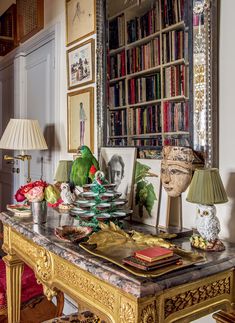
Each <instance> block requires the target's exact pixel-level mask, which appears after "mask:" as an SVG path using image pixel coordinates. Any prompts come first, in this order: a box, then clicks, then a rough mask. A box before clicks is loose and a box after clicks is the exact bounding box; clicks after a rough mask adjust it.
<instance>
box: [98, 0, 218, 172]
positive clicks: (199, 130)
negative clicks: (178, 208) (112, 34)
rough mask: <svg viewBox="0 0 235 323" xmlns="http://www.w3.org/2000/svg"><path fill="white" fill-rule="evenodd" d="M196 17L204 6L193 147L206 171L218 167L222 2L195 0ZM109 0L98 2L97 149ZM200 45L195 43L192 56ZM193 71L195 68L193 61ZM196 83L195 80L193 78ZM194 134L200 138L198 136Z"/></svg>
mask: <svg viewBox="0 0 235 323" xmlns="http://www.w3.org/2000/svg"><path fill="white" fill-rule="evenodd" d="M192 4H193V6H194V7H193V14H195V5H197V6H198V5H199V6H201V10H202V11H203V12H202V14H203V15H204V30H203V31H204V32H203V34H202V35H201V43H200V46H201V47H200V48H199V50H202V51H204V54H205V55H204V62H205V66H204V71H205V74H204V75H203V76H204V83H205V84H204V87H203V88H202V89H201V90H200V91H201V93H199V94H200V95H201V96H203V104H202V103H200V106H199V104H198V102H197V101H196V100H195V99H194V97H193V139H192V142H193V145H192V146H193V147H192V148H194V149H195V150H198V151H201V152H203V154H204V157H205V165H206V167H218V156H219V149H218V139H219V136H218V70H219V69H218V35H219V33H218V21H219V19H218V13H219V8H218V5H219V0H192ZM106 24H107V21H106V0H96V25H97V35H96V37H97V39H96V40H97V42H96V44H97V49H96V54H97V66H96V91H97V92H96V102H97V104H96V106H97V107H96V113H97V146H98V155H99V152H100V148H101V147H102V146H106V138H107V129H106V127H105V125H106V124H107V113H106V111H105V109H106V93H107V89H106V88H107V84H106V73H107V71H106V61H107V59H106V27H107V26H106ZM196 45H198V44H196V42H195V39H193V53H194V48H195V46H196ZM193 55H194V54H193ZM193 68H194V70H195V64H194V61H193ZM193 82H195V77H193ZM194 85H195V84H194ZM195 134H200V136H201V137H200V136H197V135H195Z"/></svg>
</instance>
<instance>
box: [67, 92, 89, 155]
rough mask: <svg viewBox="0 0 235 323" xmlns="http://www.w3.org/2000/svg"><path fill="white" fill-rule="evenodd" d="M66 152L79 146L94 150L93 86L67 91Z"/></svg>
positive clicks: (75, 150)
mask: <svg viewBox="0 0 235 323" xmlns="http://www.w3.org/2000/svg"><path fill="white" fill-rule="evenodd" d="M67 118H68V125H67V126H68V152H69V153H76V152H77V148H78V147H79V146H83V145H86V146H88V147H90V149H91V151H93V150H94V133H93V130H94V128H93V121H94V88H93V87H89V88H86V89H84V90H81V91H76V92H71V93H68V116H67Z"/></svg>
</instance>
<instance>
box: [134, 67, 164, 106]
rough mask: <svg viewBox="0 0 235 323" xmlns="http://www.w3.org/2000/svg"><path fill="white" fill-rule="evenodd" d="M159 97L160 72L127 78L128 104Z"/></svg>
mask: <svg viewBox="0 0 235 323" xmlns="http://www.w3.org/2000/svg"><path fill="white" fill-rule="evenodd" d="M158 99H161V76H160V72H157V73H156V74H154V75H148V76H145V77H139V78H132V79H129V80H128V102H129V104H135V103H141V102H147V101H152V100H158Z"/></svg>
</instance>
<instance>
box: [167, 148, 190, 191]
mask: <svg viewBox="0 0 235 323" xmlns="http://www.w3.org/2000/svg"><path fill="white" fill-rule="evenodd" d="M162 157H163V159H162V163H161V181H162V186H163V187H164V189H165V190H166V192H167V194H168V195H169V196H171V197H177V196H180V194H181V193H182V192H184V191H185V190H186V189H187V187H188V186H189V184H190V182H191V178H192V162H193V150H192V149H191V148H190V147H178V146H165V147H163V149H162Z"/></svg>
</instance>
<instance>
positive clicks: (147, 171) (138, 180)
mask: <svg viewBox="0 0 235 323" xmlns="http://www.w3.org/2000/svg"><path fill="white" fill-rule="evenodd" d="M160 174H161V160H157V159H137V160H136V167H135V180H134V190H133V191H134V192H133V216H132V218H133V220H136V221H138V222H141V223H145V224H147V225H151V226H154V227H156V226H157V225H158V219H159V211H160V200H161V180H160Z"/></svg>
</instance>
